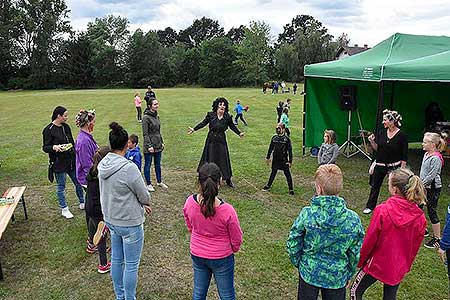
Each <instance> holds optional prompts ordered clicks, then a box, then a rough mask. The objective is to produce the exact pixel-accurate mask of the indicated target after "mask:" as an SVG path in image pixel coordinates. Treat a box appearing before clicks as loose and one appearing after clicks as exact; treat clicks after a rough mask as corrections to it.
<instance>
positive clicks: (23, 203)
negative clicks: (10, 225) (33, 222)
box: [21, 195, 28, 220]
mask: <svg viewBox="0 0 450 300" xmlns="http://www.w3.org/2000/svg"><path fill="white" fill-rule="evenodd" d="M21 200H22V205H23V212H24V213H25V220H28V214H27V207H26V205H25V198H24V197H23V195H22V198H21Z"/></svg>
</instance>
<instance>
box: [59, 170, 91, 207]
mask: <svg viewBox="0 0 450 300" xmlns="http://www.w3.org/2000/svg"><path fill="white" fill-rule="evenodd" d="M66 174H67V175H69V177H70V179H71V180H72V182H73V185H74V186H75V192H76V193H77V197H78V200H79V201H80V203H84V195H83V188H82V187H81V185H80V184H79V183H78V180H77V176H76V175H75V169H73V170H71V171H69V172H67V173H66V172H57V173H56V172H55V179H56V195H57V196H58V201H59V207H60V208H64V207H67V203H66V195H65V191H66Z"/></svg>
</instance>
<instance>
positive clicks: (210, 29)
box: [178, 17, 225, 48]
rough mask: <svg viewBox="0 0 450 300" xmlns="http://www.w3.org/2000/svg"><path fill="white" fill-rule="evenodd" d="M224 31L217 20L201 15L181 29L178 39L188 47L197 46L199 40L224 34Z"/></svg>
mask: <svg viewBox="0 0 450 300" xmlns="http://www.w3.org/2000/svg"><path fill="white" fill-rule="evenodd" d="M224 34H225V32H224V30H223V28H222V27H221V26H220V25H219V22H218V21H215V20H212V19H209V18H206V17H203V18H201V19H197V20H194V22H193V23H192V25H191V26H189V27H188V28H186V29H185V30H181V31H180V33H179V35H178V41H180V42H182V43H184V44H185V45H186V46H188V47H189V48H194V47H198V46H199V45H200V43H201V42H203V41H206V40H211V39H213V38H216V37H221V36H224Z"/></svg>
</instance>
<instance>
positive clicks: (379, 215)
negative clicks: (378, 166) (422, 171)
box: [350, 168, 427, 300]
mask: <svg viewBox="0 0 450 300" xmlns="http://www.w3.org/2000/svg"><path fill="white" fill-rule="evenodd" d="M389 193H390V194H391V197H389V198H388V199H387V200H386V201H385V202H383V203H381V204H380V205H378V206H377V207H376V208H375V209H374V211H373V215H372V219H371V221H370V224H369V227H368V229H367V233H366V236H365V238H364V242H363V245H362V248H361V253H360V256H361V257H360V259H359V263H358V267H359V268H361V270H360V271H359V272H358V274H357V275H356V278H355V281H354V282H353V285H352V288H351V291H350V299H351V300H361V299H363V294H364V292H365V291H366V290H367V289H368V288H369V287H370V286H371V285H372V284H374V283H375V282H376V281H381V282H382V283H383V285H384V286H383V299H384V300H395V299H397V298H396V297H397V291H398V287H399V285H400V282H401V281H402V280H403V277H404V276H405V275H406V273H408V272H409V271H410V270H411V266H412V264H413V262H414V259H415V257H416V255H417V252H418V251H419V248H420V244H421V243H422V240H423V235H424V233H425V228H426V226H427V221H426V219H425V216H424V214H423V211H422V210H421V209H420V208H419V206H418V205H420V204H422V203H423V202H424V201H425V190H424V187H423V184H422V182H421V180H420V178H419V176H416V175H414V173H413V172H411V171H410V170H409V169H406V168H399V169H395V170H393V171H392V172H391V173H390V174H389Z"/></svg>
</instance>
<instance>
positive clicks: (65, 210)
mask: <svg viewBox="0 0 450 300" xmlns="http://www.w3.org/2000/svg"><path fill="white" fill-rule="evenodd" d="M61 215H62V216H63V217H64V218H66V219H72V218H73V215H72V213H71V212H70V210H69V208H68V207H67V206H66V207H64V208H62V209H61Z"/></svg>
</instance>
